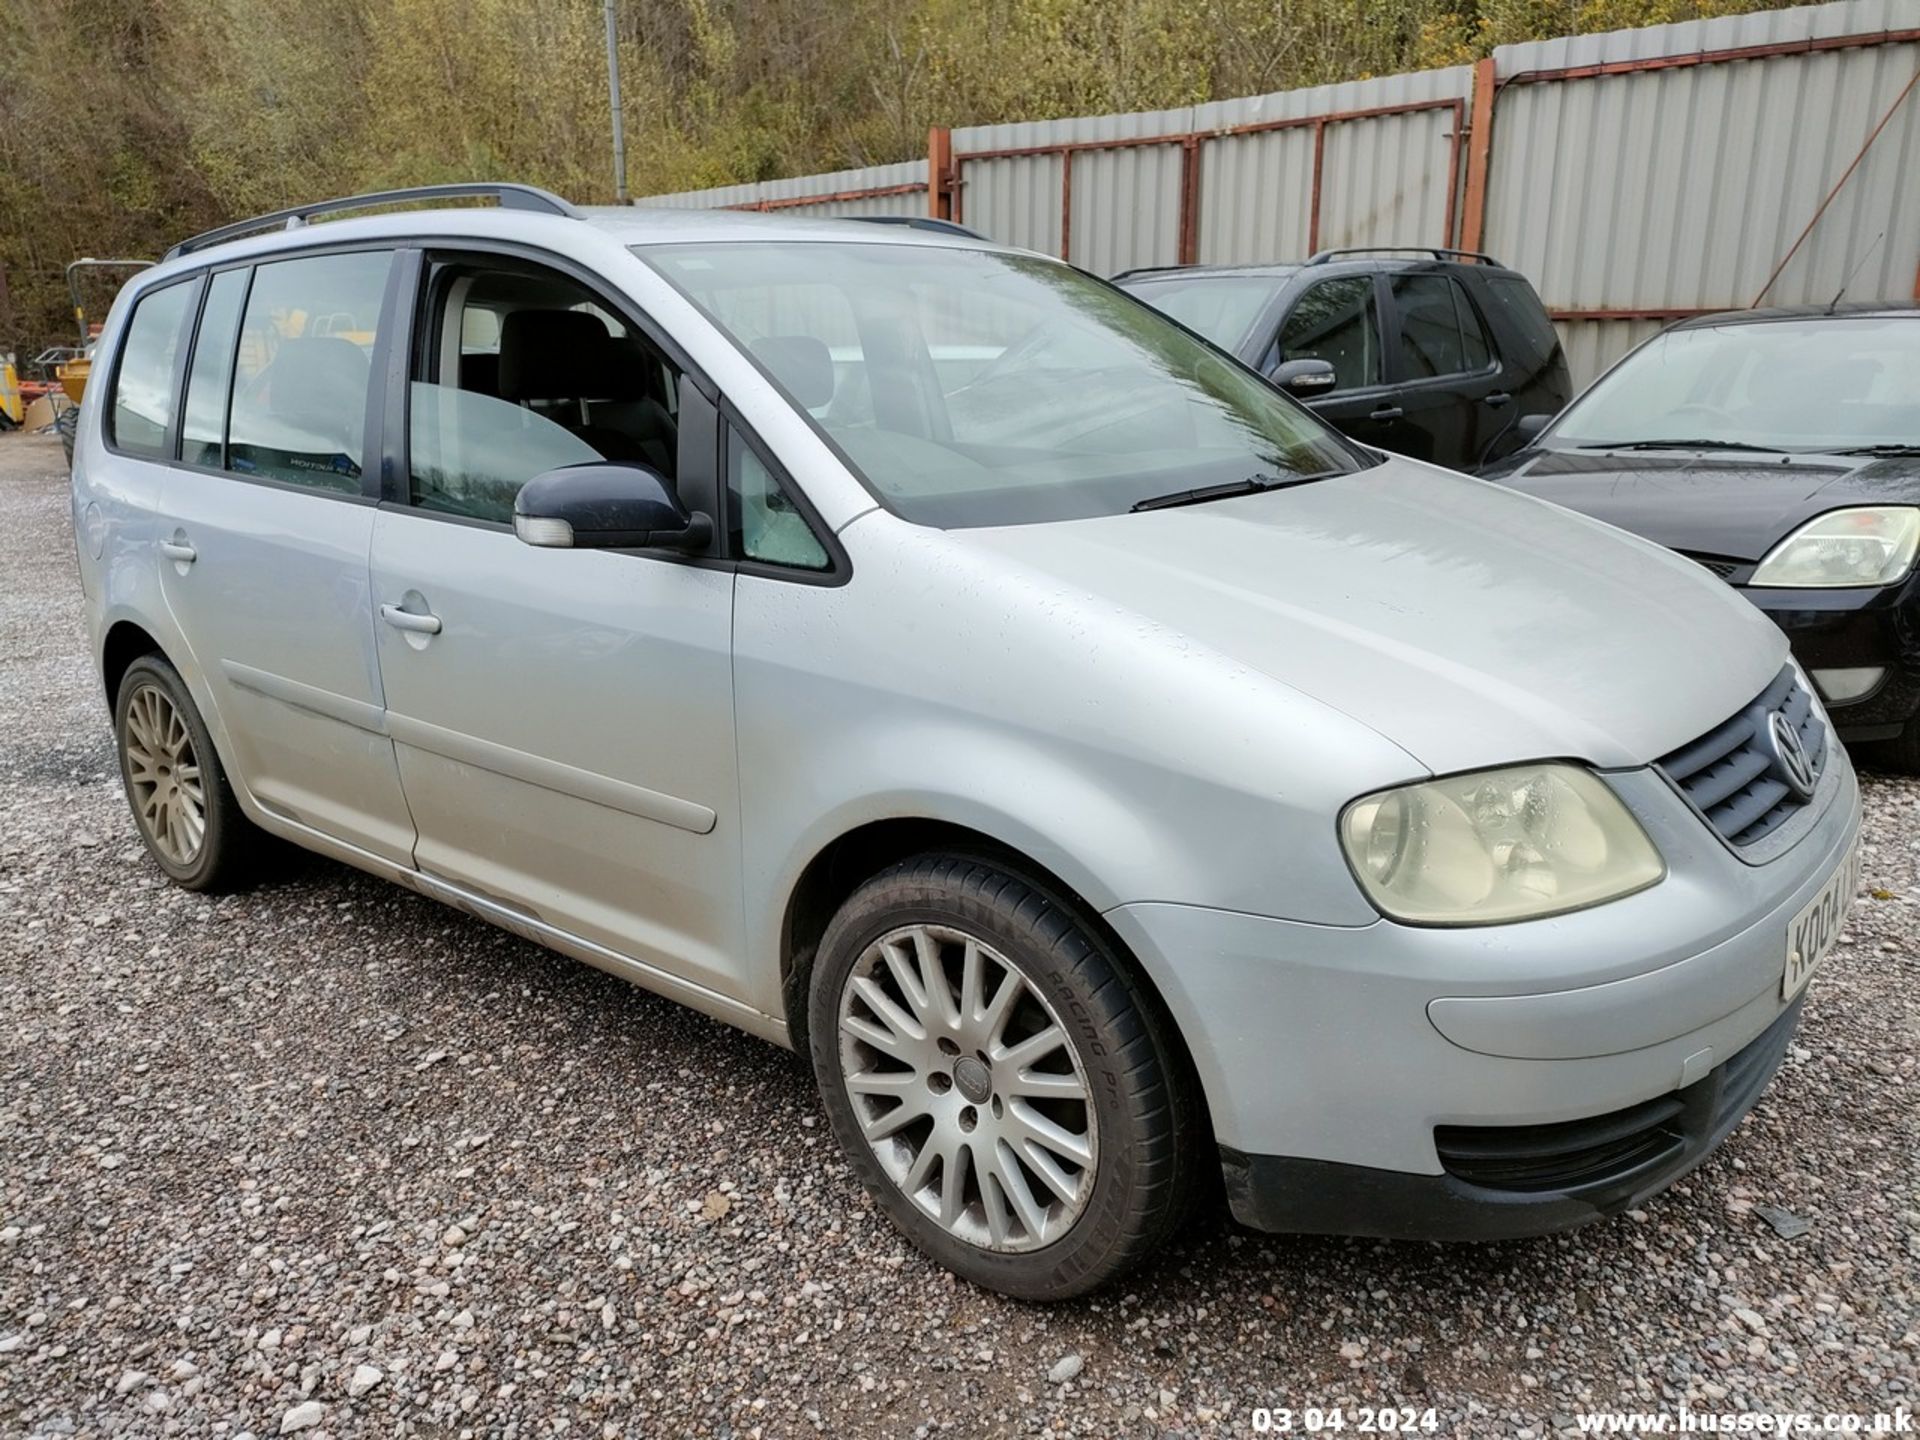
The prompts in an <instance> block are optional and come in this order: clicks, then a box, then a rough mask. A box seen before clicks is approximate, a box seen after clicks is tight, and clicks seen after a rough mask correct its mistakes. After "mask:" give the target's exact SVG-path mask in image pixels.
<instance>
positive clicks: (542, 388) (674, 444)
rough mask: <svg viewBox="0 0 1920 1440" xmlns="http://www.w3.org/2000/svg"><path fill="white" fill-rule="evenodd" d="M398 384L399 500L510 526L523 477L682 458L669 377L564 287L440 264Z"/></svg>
mask: <svg viewBox="0 0 1920 1440" xmlns="http://www.w3.org/2000/svg"><path fill="white" fill-rule="evenodd" d="M419 337H420V338H419V343H418V344H417V346H416V347H415V354H414V357H413V368H412V376H411V383H410V385H409V386H408V407H407V408H408V431H407V453H408V465H409V470H410V472H411V475H410V490H409V499H410V501H411V503H412V504H413V505H414V506H415V507H416V508H418V509H421V510H430V511H434V512H436V513H439V514H445V515H459V516H464V517H466V518H468V519H472V520H486V521H491V522H493V523H495V524H510V523H512V520H513V500H514V496H516V495H517V494H519V493H520V487H521V486H522V485H524V484H526V483H527V481H529V480H531V479H532V478H533V477H534V476H536V475H538V474H540V473H542V472H543V471H547V470H556V469H559V468H560V467H562V466H565V465H582V464H589V463H592V462H593V461H596V460H615V461H631V462H634V463H638V464H643V465H647V466H650V467H651V468H652V469H654V470H656V471H658V472H659V473H660V474H661V475H663V476H665V477H666V478H667V479H668V480H669V481H671V480H673V479H674V477H675V471H676V468H677V461H678V455H679V427H678V423H677V420H676V416H675V412H674V407H675V405H676V404H677V400H678V395H679V387H678V381H679V376H678V373H677V372H676V371H674V370H673V368H672V367H671V366H670V365H668V364H667V362H666V361H665V360H664V359H663V358H662V357H661V356H660V355H659V354H658V353H657V352H655V351H654V350H653V349H652V347H650V346H649V345H648V344H647V343H646V342H645V340H644V339H643V338H642V337H641V336H639V335H638V334H636V333H634V332H632V331H631V330H630V329H629V328H628V327H627V326H626V325H625V324H623V323H622V322H621V321H620V320H619V318H618V317H617V316H615V315H614V314H613V313H612V312H611V311H609V310H608V309H606V308H605V307H604V306H603V305H601V304H600V303H599V302H598V300H597V299H596V298H595V297H594V296H593V294H592V293H591V292H590V291H588V290H586V289H585V288H584V287H583V286H581V285H580V284H578V283H577V282H575V281H573V280H571V279H568V278H567V277H566V276H563V275H559V274H556V273H554V272H552V271H549V270H545V269H542V268H539V267H535V266H530V265H529V266H520V265H503V264H501V263H499V262H486V261H482V260H478V259H474V260H467V259H464V258H460V257H449V258H447V259H444V260H441V261H439V262H437V263H436V264H435V265H434V267H433V270H432V272H431V274H430V277H429V281H428V284H427V287H426V298H425V302H424V314H423V316H422V321H421V324H420V327H419Z"/></svg>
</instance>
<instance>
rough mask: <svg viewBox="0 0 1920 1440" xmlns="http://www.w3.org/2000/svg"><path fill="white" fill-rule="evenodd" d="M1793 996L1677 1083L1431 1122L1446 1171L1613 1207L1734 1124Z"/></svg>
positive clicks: (1750, 1102)
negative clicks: (1598, 1103)
mask: <svg viewBox="0 0 1920 1440" xmlns="http://www.w3.org/2000/svg"><path fill="white" fill-rule="evenodd" d="M1800 1007H1801V1001H1799V1000H1796V1001H1795V1002H1794V1003H1793V1004H1792V1005H1789V1006H1788V1007H1787V1008H1786V1009H1785V1010H1784V1011H1782V1012H1781V1014H1780V1016H1779V1017H1778V1018H1777V1019H1776V1020H1775V1021H1774V1022H1773V1024H1771V1025H1769V1026H1768V1027H1767V1028H1766V1029H1765V1030H1764V1031H1762V1032H1761V1033H1760V1034H1759V1035H1758V1036H1756V1037H1755V1038H1754V1039H1753V1040H1752V1041H1751V1042H1749V1043H1748V1044H1747V1046H1746V1048H1744V1049H1742V1050H1740V1051H1739V1052H1737V1053H1736V1054H1734V1055H1733V1056H1731V1057H1729V1058H1728V1059H1727V1060H1726V1061H1725V1062H1724V1063H1722V1064H1721V1065H1719V1066H1718V1067H1717V1068H1715V1069H1714V1070H1712V1071H1710V1072H1709V1073H1708V1074H1707V1075H1705V1076H1704V1077H1702V1078H1701V1079H1700V1080H1697V1081H1695V1082H1694V1083H1693V1084H1692V1085H1689V1086H1688V1087H1687V1088H1686V1089H1684V1090H1675V1091H1673V1092H1671V1093H1670V1094H1666V1095H1659V1096H1656V1097H1655V1098H1653V1099H1652V1100H1646V1101H1642V1102H1641V1103H1640V1104H1638V1105H1629V1106H1628V1107H1627V1108H1626V1109H1624V1110H1614V1111H1610V1112H1608V1113H1607V1114H1605V1115H1594V1116H1591V1117H1590V1118H1588V1119H1585V1120H1565V1121H1560V1122H1558V1123H1556V1124H1552V1125H1436V1126H1435V1127H1434V1131H1433V1144H1434V1149H1435V1150H1437V1151H1438V1152H1439V1155H1440V1163H1441V1165H1442V1166H1444V1167H1445V1169H1446V1171H1447V1173H1448V1174H1449V1175H1452V1176H1454V1177H1455V1178H1456V1179H1459V1180H1463V1181H1465V1182H1466V1183H1467V1184H1469V1185H1474V1186H1478V1187H1479V1188H1481V1189H1484V1190H1499V1191H1504V1192H1506V1193H1508V1194H1513V1195H1539V1194H1542V1193H1568V1194H1573V1195H1577V1196H1581V1197H1583V1198H1585V1199H1586V1200H1588V1201H1589V1202H1590V1203H1592V1204H1595V1205H1597V1206H1600V1207H1601V1208H1603V1209H1610V1208H1617V1207H1618V1206H1620V1205H1624V1204H1627V1203H1630V1202H1631V1200H1632V1199H1633V1198H1634V1197H1636V1196H1640V1195H1644V1194H1647V1193H1650V1192H1651V1191H1652V1190H1654V1189H1658V1188H1660V1187H1661V1186H1663V1185H1665V1184H1667V1183H1669V1182H1670V1181H1671V1180H1672V1179H1673V1178H1674V1177H1675V1176H1676V1175H1679V1174H1681V1173H1683V1172H1684V1171H1685V1170H1686V1169H1687V1168H1688V1167H1690V1166H1691V1165H1694V1164H1697V1163H1698V1162H1699V1160H1700V1158H1701V1157H1702V1156H1704V1155H1705V1154H1706V1153H1707V1152H1708V1151H1709V1150H1711V1149H1712V1148H1713V1147H1714V1146H1715V1145H1717V1144H1719V1142H1720V1140H1721V1138H1722V1137H1724V1136H1725V1135H1726V1134H1727V1132H1728V1131H1730V1130H1732V1129H1733V1127H1734V1126H1735V1125H1737V1124H1739V1123H1740V1119H1741V1117H1742V1116H1744V1115H1745V1114H1746V1113H1747V1112H1748V1111H1749V1110H1751V1109H1752V1108H1753V1106H1754V1104H1755V1102H1757V1101H1758V1100H1759V1098H1760V1092H1761V1091H1763V1090H1765V1089H1766V1087H1767V1082H1768V1081H1770V1080H1771V1079H1773V1076H1774V1072H1775V1071H1776V1070H1778V1069H1779V1068H1780V1062H1781V1061H1782V1060H1783V1059H1785V1058H1786V1053H1787V1047H1788V1045H1789V1044H1791V1043H1792V1040H1793V1032H1794V1027H1795V1026H1796V1025H1797V1024H1798V1023H1799V1020H1800Z"/></svg>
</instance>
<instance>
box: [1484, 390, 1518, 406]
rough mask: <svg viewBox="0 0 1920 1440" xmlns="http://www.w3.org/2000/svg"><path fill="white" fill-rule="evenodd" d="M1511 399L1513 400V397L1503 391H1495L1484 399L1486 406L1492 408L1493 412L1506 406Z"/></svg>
mask: <svg viewBox="0 0 1920 1440" xmlns="http://www.w3.org/2000/svg"><path fill="white" fill-rule="evenodd" d="M1512 399H1513V396H1511V395H1509V394H1508V393H1507V392H1506V391H1504V390H1496V391H1494V392H1493V394H1491V395H1489V396H1487V397H1486V401H1487V404H1489V405H1490V406H1492V407H1493V408H1494V409H1495V410H1498V409H1499V408H1500V407H1501V406H1502V405H1505V404H1507V403H1508V402H1510V401H1511V400H1512Z"/></svg>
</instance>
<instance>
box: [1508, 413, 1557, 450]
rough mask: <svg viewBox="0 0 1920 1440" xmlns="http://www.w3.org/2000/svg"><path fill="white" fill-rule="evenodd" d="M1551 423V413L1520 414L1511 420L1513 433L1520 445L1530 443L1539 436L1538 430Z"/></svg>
mask: <svg viewBox="0 0 1920 1440" xmlns="http://www.w3.org/2000/svg"><path fill="white" fill-rule="evenodd" d="M1552 423H1553V417H1552V416H1551V415H1522V416H1521V417H1520V418H1519V419H1518V420H1516V421H1514V422H1513V434H1514V438H1515V439H1517V440H1518V441H1519V442H1520V443H1521V444H1522V445H1528V444H1531V443H1532V442H1533V441H1535V440H1537V439H1538V438H1539V437H1540V432H1541V431H1542V430H1545V429H1546V428H1547V426H1549V425H1551V424H1552Z"/></svg>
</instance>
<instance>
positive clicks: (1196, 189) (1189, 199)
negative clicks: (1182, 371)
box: [1177, 135, 1920, 285]
mask: <svg viewBox="0 0 1920 1440" xmlns="http://www.w3.org/2000/svg"><path fill="white" fill-rule="evenodd" d="M1177 253H1178V258H1179V263H1180V264H1182V265H1194V264H1198V263H1199V260H1200V137H1199V136H1198V135H1189V136H1188V137H1187V138H1186V139H1184V140H1182V141H1181V142H1180V239H1179V245H1178V252H1177ZM1915 283H1916V285H1920V281H1916V282H1915Z"/></svg>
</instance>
